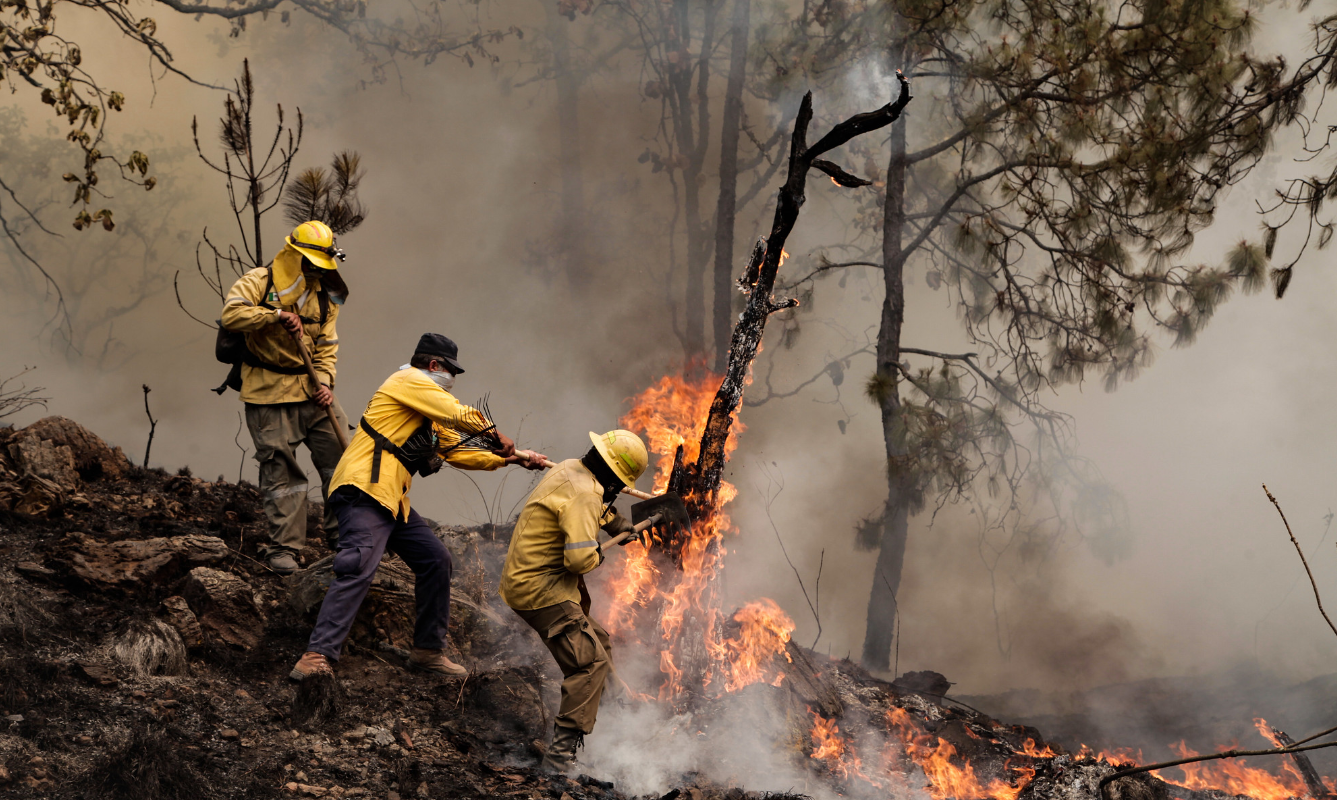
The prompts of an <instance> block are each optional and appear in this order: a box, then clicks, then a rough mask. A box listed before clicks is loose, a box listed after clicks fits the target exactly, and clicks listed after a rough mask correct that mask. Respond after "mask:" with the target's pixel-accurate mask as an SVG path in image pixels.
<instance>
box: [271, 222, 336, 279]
mask: <svg viewBox="0 0 1337 800" xmlns="http://www.w3.org/2000/svg"><path fill="white" fill-rule="evenodd" d="M283 241H285V242H287V243H288V246H290V247H292V248H293V249H295V250H296V251H297V252H299V253H301V254H302V255H303V256H306V258H307V259H308V260H309V261H310V262H311V263H312V264H315V265H316V266H317V267H319V268H320V269H338V268H339V261H343V260H344V258H345V256H344V251H342V250H340V249H339V248H337V247H335V246H334V231H332V230H330V226H328V225H326V224H325V223H323V222H321V221H320V220H316V219H313V220H311V221H310V222H303V223H302V224H301V225H298V226H297V227H296V228H293V229H292V234H290V235H289V236H288V237H287V238H286V239H284V240H283ZM336 258H337V259H338V261H336V260H335V259H336Z"/></svg>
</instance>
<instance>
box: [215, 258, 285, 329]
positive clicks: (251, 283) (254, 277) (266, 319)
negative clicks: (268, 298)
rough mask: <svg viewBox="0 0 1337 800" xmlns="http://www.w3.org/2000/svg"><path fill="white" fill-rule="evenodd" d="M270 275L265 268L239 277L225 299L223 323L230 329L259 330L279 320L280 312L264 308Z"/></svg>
mask: <svg viewBox="0 0 1337 800" xmlns="http://www.w3.org/2000/svg"><path fill="white" fill-rule="evenodd" d="M268 279H269V276H268V274H267V273H266V272H265V271H264V270H253V271H251V272H248V273H246V274H245V275H243V276H241V277H240V278H238V279H237V282H236V283H234V284H232V288H231V289H229V290H228V293H227V299H226V300H224V301H223V314H222V323H223V327H224V328H227V329H228V330H230V331H246V332H250V331H258V330H260V329H261V328H263V327H265V326H266V325H270V324H274V323H277V322H278V321H279V312H278V310H277V309H273V308H263V307H261V305H260V304H261V303H262V302H264V298H263V297H261V295H262V294H264V291H265V285H266V284H267V283H268V282H269V281H268Z"/></svg>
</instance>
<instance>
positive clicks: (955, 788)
mask: <svg viewBox="0 0 1337 800" xmlns="http://www.w3.org/2000/svg"><path fill="white" fill-rule="evenodd" d="M887 721H888V722H890V723H891V726H892V728H893V729H895V731H896V733H897V734H898V735H899V736H900V739H901V743H902V744H903V745H904V746H905V752H906V755H908V756H910V760H911V761H913V762H914V763H915V764H916V765H917V766H918V767H919V768H920V769H921V770H923V771H924V776H925V777H926V778H928V782H929V785H928V792H929V796H931V797H932V798H933V800H948V799H949V798H950V799H951V800H1016V798H1017V796H1018V795H1020V794H1021V791H1022V790H1023V789H1025V788H1026V786H1027V785H1028V784H1029V783H1030V782H1031V779H1032V778H1034V777H1035V769H1034V768H1032V767H1013V768H1012V771H1013V772H1015V773H1017V784H1016V786H1013V785H1011V784H1009V783H1008V782H1007V781H1002V780H997V779H992V780H990V781H989V782H988V783H987V784H986V783H981V782H980V780H979V778H977V777H976V775H975V768H974V767H972V766H971V765H970V763H969V762H966V761H962V760H961V759H960V758H959V757H958V756H957V753H956V748H955V747H954V746H952V743H951V742H949V741H947V740H946V739H942V738H939V737H936V736H932V735H930V734H928V733H925V732H924V731H923V730H921V729H920V727H919V725H918V724H916V723H915V721H914V719H913V718H912V717H911V716H910V715H909V713H907V712H906V711H905V709H902V708H892V709H891V710H890V711H888V712H887ZM935 740H936V741H935ZM1034 746H1035V743H1034V742H1031V747H1032V749H1033V748H1034ZM958 761H959V762H960V763H959V764H958V763H957V762H958Z"/></svg>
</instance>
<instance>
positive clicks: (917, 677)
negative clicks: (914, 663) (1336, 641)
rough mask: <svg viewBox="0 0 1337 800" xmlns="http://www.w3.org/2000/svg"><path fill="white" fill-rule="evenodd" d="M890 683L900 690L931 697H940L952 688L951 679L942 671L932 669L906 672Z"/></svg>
mask: <svg viewBox="0 0 1337 800" xmlns="http://www.w3.org/2000/svg"><path fill="white" fill-rule="evenodd" d="M891 685H892V686H895V687H896V688H897V689H900V690H902V691H906V692H914V693H916V694H926V695H929V696H931V697H942V696H943V695H945V694H947V692H948V690H950V689H951V688H952V682H951V681H949V680H947V678H946V677H944V676H943V675H942V673H939V672H933V671H932V670H922V671H920V672H907V673H905V674H904V675H902V676H901V677H899V678H897V679H896V680H894V681H892V682H891Z"/></svg>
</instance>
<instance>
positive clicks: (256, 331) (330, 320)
mask: <svg viewBox="0 0 1337 800" xmlns="http://www.w3.org/2000/svg"><path fill="white" fill-rule="evenodd" d="M292 257H296V258H297V259H299V262H300V259H301V255H300V254H298V253H295V252H291V248H289V249H287V250H284V251H283V252H281V253H279V254H278V255H277V256H276V257H275V258H274V262H275V270H274V288H273V289H272V290H271V294H270V296H269V297H268V298H265V297H262V296H261V295H262V294H263V293H264V291H265V284H266V283H267V282H268V277H269V276H268V273H267V272H266V270H264V269H253V270H251V271H250V272H247V273H246V274H245V275H243V276H241V278H240V279H238V280H237V282H236V283H234V284H232V288H231V289H230V290H228V295H227V299H226V300H225V301H224V302H223V314H222V322H223V327H224V328H227V329H228V330H230V331H244V332H245V333H246V346H247V347H249V348H250V349H251V352H252V353H254V354H255V355H256V357H257V358H259V359H260V360H261V361H264V362H266V363H269V364H273V365H275V366H279V367H295V368H300V367H301V366H302V357H301V356H300V355H298V353H297V346H296V343H294V342H293V339H292V336H291V335H290V334H289V333H288V332H287V331H286V330H284V328H283V326H282V325H280V324H279V312H278V311H276V310H273V309H268V308H264V307H262V306H261V303H269V304H270V305H272V306H276V307H278V308H281V309H282V310H283V311H291V312H292V313H294V314H300V315H301V316H303V317H306V318H307V319H312V320H319V319H320V301H319V300H318V299H317V297H316V292H317V291H318V290H319V289H320V281H319V279H315V278H312V279H311V280H307V279H306V278H305V277H304V276H303V275H302V274H301V269H300V263H299V266H298V268H297V275H298V276H297V280H296V282H294V283H292V284H291V285H290V286H288V287H286V288H284V289H280V288H279V283H280V274H281V272H285V273H286V272H291V269H290V265H286V264H285V265H284V267H285V269H283V270H280V269H279V267H280V262H282V261H287V260H291V259H292ZM338 318H339V306H338V305H337V304H335V303H330V309H329V315H328V316H327V318H326V319H325V324H324V325H320V324H311V325H303V326H302V342H303V343H304V344H305V345H306V350H307V352H308V353H310V354H311V363H312V365H313V366H314V367H315V368H316V375H318V376H319V377H320V382H321V383H323V384H325V385H326V386H329V387H330V388H331V389H333V388H334V378H335V361H336V360H337V358H338V354H339V336H338V334H337V333H335V330H334V321H335V320H336V319H338ZM309 383H310V380H309V379H308V378H307V377H306V376H305V375H281V374H279V373H277V372H270V371H269V370H266V369H261V368H259V367H252V366H250V365H249V364H243V365H242V368H241V399H242V401H243V402H246V403H258V404H261V405H269V404H272V403H300V402H302V401H304V400H307V399H309V398H310V397H311V394H312V392H313V391H314V390H315V387H314V386H309V385H308V384H309Z"/></svg>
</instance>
